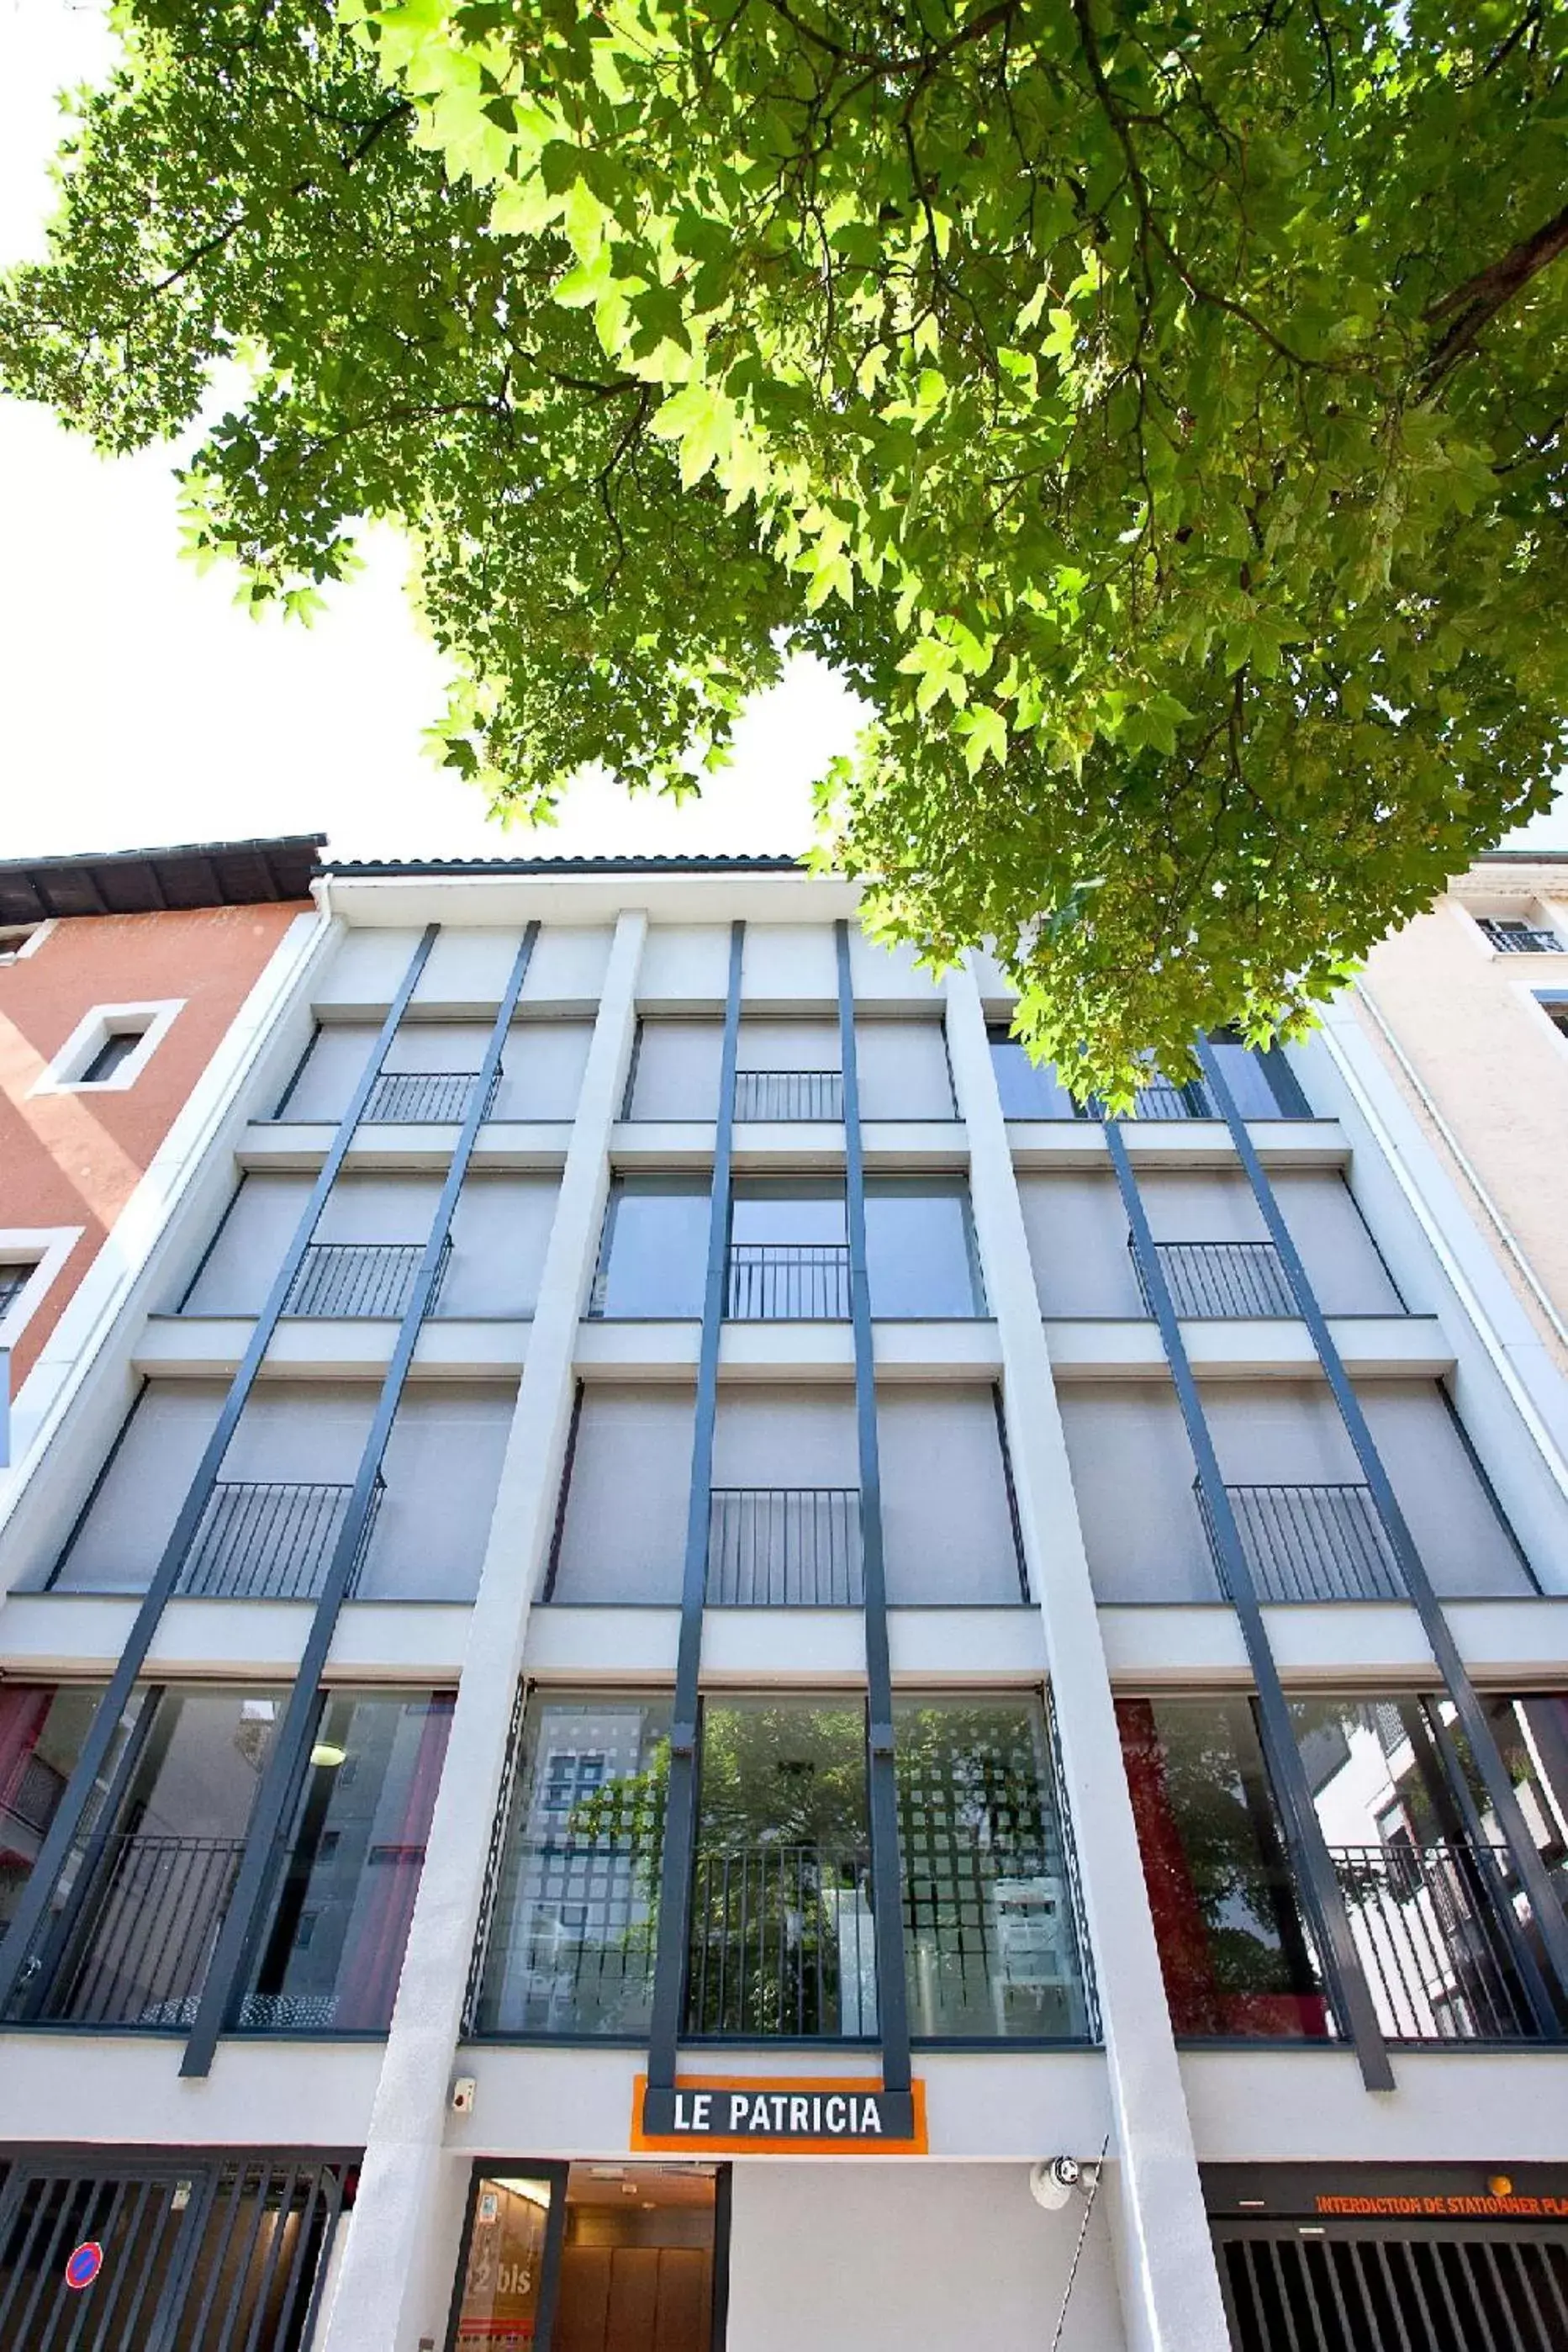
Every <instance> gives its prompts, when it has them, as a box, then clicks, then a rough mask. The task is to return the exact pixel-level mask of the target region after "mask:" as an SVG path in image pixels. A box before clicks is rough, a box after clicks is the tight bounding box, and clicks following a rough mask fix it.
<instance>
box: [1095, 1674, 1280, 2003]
mask: <svg viewBox="0 0 1568 2352" xmlns="http://www.w3.org/2000/svg"><path fill="white" fill-rule="evenodd" d="M1117 1713H1118V1716H1119V1717H1120V1720H1121V1726H1122V1747H1123V1755H1124V1760H1125V1763H1126V1767H1127V1777H1128V1783H1129V1786H1130V1789H1131V1791H1132V1796H1133V1805H1134V1813H1135V1815H1136V1817H1137V1824H1138V1843H1139V1846H1140V1848H1141V1850H1142V1853H1143V1861H1144V1871H1145V1877H1146V1879H1147V1881H1148V1888H1149V1902H1150V1907H1151V1909H1152V1910H1153V1913H1154V1916H1155V1931H1156V1934H1157V1937H1158V1940H1159V1948H1160V1960H1161V1965H1162V1968H1163V1969H1164V1972H1165V1979H1166V1993H1167V1996H1168V1998H1169V2000H1170V2005H1171V2016H1172V2021H1173V2023H1174V2025H1175V2026H1176V2032H1178V2033H1194V2034H1204V2033H1224V2032H1228V2031H1231V2030H1233V2028H1232V2022H1231V2020H1230V2019H1229V2018H1228V2016H1227V2014H1226V2011H1225V2006H1224V2001H1225V1996H1227V1995H1235V1994H1255V1993H1301V1992H1310V1991H1313V1990H1316V1979H1315V1975H1314V1972H1313V1971H1312V1964H1311V1959H1310V1956H1309V1954H1308V1952H1307V1948H1306V1941H1305V1937H1304V1935H1303V1932H1302V1929H1301V1918H1300V1914H1299V1912H1298V1910H1297V1906H1296V1901H1295V1895H1294V1889H1293V1887H1292V1885H1291V1873H1290V1866H1289V1863H1288V1860H1287V1857H1286V1854H1285V1851H1284V1846H1283V1843H1282V1841H1281V1835H1280V1830H1279V1824H1278V1820H1277V1817H1276V1815H1275V1811H1274V1807H1273V1801H1272V1798H1271V1795H1270V1790H1269V1787H1268V1783H1267V1780H1266V1779H1265V1777H1264V1771H1263V1761H1262V1756H1261V1753H1260V1748H1259V1744H1258V1739H1257V1734H1256V1731H1255V1728H1254V1726H1253V1723H1252V1718H1251V1714H1250V1710H1249V1707H1248V1706H1247V1705H1246V1703H1245V1702H1244V1701H1234V1702H1218V1703H1215V1704H1212V1705H1210V1704H1207V1703H1197V1702H1193V1701H1182V1702H1165V1703H1159V1704H1155V1703H1154V1702H1150V1701H1148V1700H1142V1699H1129V1700H1123V1701H1122V1702H1120V1704H1119V1706H1118V1708H1117Z"/></svg>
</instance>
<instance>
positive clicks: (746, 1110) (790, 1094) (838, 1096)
mask: <svg viewBox="0 0 1568 2352" xmlns="http://www.w3.org/2000/svg"><path fill="white" fill-rule="evenodd" d="M735 1115H736V1117H737V1118H759V1119H760V1118H776V1119H800V1118H827V1119H834V1118H842V1117H843V1115H844V1082H843V1079H842V1077H841V1075H840V1073H839V1072H838V1071H837V1070H737V1072H736V1074H735Z"/></svg>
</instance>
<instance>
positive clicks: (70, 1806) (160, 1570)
mask: <svg viewBox="0 0 1568 2352" xmlns="http://www.w3.org/2000/svg"><path fill="white" fill-rule="evenodd" d="M437 929H439V926H438V925H437V924H434V923H432V924H430V925H429V927H428V928H427V929H426V930H425V932H424V935H423V938H422V939H421V940H420V943H419V945H418V947H417V948H416V949H415V950H414V952H413V959H412V961H410V964H409V967H408V970H407V971H405V972H404V974H403V976H402V981H401V982H399V984H398V991H397V994H396V995H395V996H394V997H393V999H392V1006H391V1009H390V1011H389V1012H388V1013H387V1017H386V1019H385V1020H384V1021H383V1022H382V1025H381V1030H380V1033H379V1034H378V1035H377V1038H376V1042H375V1045H374V1048H373V1049H372V1051H371V1055H370V1058H369V1060H368V1061H367V1062H366V1064H365V1066H364V1069H363V1070H362V1071H361V1074H360V1077H359V1081H358V1083H357V1085H356V1086H355V1087H354V1091H353V1093H352V1094H351V1096H350V1098H349V1108H348V1109H347V1110H346V1111H345V1112H344V1114H343V1118H342V1121H341V1123H340V1126H339V1129H338V1131H337V1133H336V1135H335V1136H334V1137H333V1138H332V1141H331V1145H330V1148H329V1150H328V1153H327V1157H326V1159H325V1160H323V1161H322V1163H321V1172H320V1174H319V1176H318V1177H317V1179H316V1181H315V1183H314V1184H313V1185H312V1186H311V1188H310V1197H309V1199H308V1201H307V1202H306V1203H305V1207H304V1209H303V1211H302V1212H301V1213H300V1218H299V1223H298V1225H297V1227H296V1228H295V1232H294V1238H293V1240H292V1241H291V1242H290V1243H289V1244H288V1247H287V1250H286V1251H285V1253H284V1255H283V1261H282V1264H281V1265H279V1267H278V1269H277V1274H276V1276H274V1277H273V1284H272V1287H271V1289H270V1290H269V1291H268V1292H267V1299H266V1302H265V1304H264V1305H263V1307H262V1310H261V1313H260V1314H259V1315H258V1316H257V1318H256V1328H255V1330H254V1331H253V1332H252V1333H251V1336H250V1343H249V1345H248V1346H247V1347H246V1351H245V1354H244V1355H243V1357H242V1358H241V1359H240V1363H239V1369H238V1370H237V1371H236V1372H235V1376H234V1379H233V1381H231V1382H230V1384H229V1392H228V1394H227V1396H226V1397H225V1399H224V1406H223V1411H222V1412H220V1413H219V1415H218V1418H217V1424H216V1426H215V1427H214V1431H213V1433H212V1435H211V1437H209V1438H208V1440H207V1443H206V1446H205V1448H204V1452H203V1454H202V1458H201V1461H200V1462H199V1463H198V1464H197V1465H196V1475H195V1476H194V1477H193V1479H192V1481H191V1484H190V1487H189V1490H188V1492H187V1493H186V1496H185V1499H184V1501H183V1504H182V1505H181V1507H180V1514H179V1517H177V1518H176V1519H175V1521H174V1525H173V1528H172V1532H171V1534H170V1537H169V1540H168V1542H167V1543H166V1544H165V1545H164V1547H163V1556H162V1559H160V1561H159V1563H158V1566H157V1568H156V1570H154V1571H153V1576H152V1582H151V1584H149V1586H148V1588H147V1591H146V1593H145V1595H144V1597H143V1599H142V1602H141V1608H140V1609H139V1610H138V1611H137V1612H136V1621H135V1622H134V1624H133V1625H132V1626H131V1633H130V1636H129V1638H128V1639H127V1642H126V1644H125V1648H124V1650H123V1651H122V1652H121V1654H120V1663H119V1664H118V1665H117V1666H116V1667H115V1670H114V1673H113V1674H112V1675H111V1676H110V1682H109V1686H108V1688H107V1689H106V1690H105V1692H104V1694H103V1696H102V1697H101V1698H100V1699H99V1703H98V1706H97V1707H96V1708H95V1710H94V1712H93V1718H92V1721H91V1723H90V1724H89V1727H88V1731H87V1737H86V1738H85V1739H84V1740H83V1741H82V1745H81V1752H80V1754H79V1755H78V1758H77V1761H76V1767H75V1769H74V1770H73V1771H72V1773H71V1777H70V1779H69V1780H68V1782H67V1783H66V1788H65V1793H64V1795H63V1796H62V1797H61V1799H60V1801H59V1804H58V1806H57V1809H56V1811H55V1817H54V1820H53V1821H52V1822H50V1824H49V1828H48V1833H47V1836H46V1837H45V1839H44V1843H43V1844H42V1845H41V1846H40V1847H39V1849H38V1853H37V1860H36V1861H35V1862H34V1864H33V1868H32V1871H31V1874H29V1876H28V1879H27V1883H26V1885H25V1886H24V1887H23V1889H22V1892H21V1895H20V1897H19V1898H18V1901H17V1904H16V1912H15V1914H14V1916H13V1917H12V1921H11V1926H10V1928H9V1931H8V1932H7V1934H6V1935H5V1938H4V1940H3V1941H0V2016H4V2014H5V2008H6V2004H7V2002H8V2001H9V2000H10V1997H11V1993H12V1990H13V1989H14V1987H15V1985H16V1976H17V1972H18V1970H19V1969H20V1968H21V1966H22V1963H23V1961H24V1959H25V1958H26V1955H27V1951H28V1948H29V1947H30V1945H31V1943H32V1940H33V1937H34V1936H35V1934H36V1933H37V1927H38V1924H39V1922H40V1920H41V1919H42V1918H43V1916H44V1913H45V1911H46V1910H47V1908H48V1903H49V1897H50V1895H52V1894H53V1893H54V1889H55V1885H56V1882H57V1879H58V1877H59V1874H60V1872H61V1870H62V1869H63V1867H64V1865H65V1862H66V1858H67V1856H68V1853H69V1852H70V1849H71V1845H72V1843H73V1842H74V1840H75V1837H76V1833H77V1831H78V1828H79V1827H80V1824H81V1818H82V1814H83V1812H84V1811H86V1809H87V1805H88V1802H89V1799H90V1797H91V1795H92V1790H93V1783H94V1782H95V1781H96V1780H97V1779H98V1776H99V1772H100V1771H101V1770H102V1769H103V1766H104V1763H105V1760H106V1759H107V1757H108V1755H109V1751H110V1747H111V1746H112V1745H113V1741H114V1732H115V1727H116V1725H117V1724H118V1723H119V1721H120V1717H121V1716H122V1715H123V1714H124V1712H125V1708H126V1704H127V1702H128V1701H129V1699H130V1697H131V1691H132V1689H133V1687H134V1686H135V1683H136V1678H137V1676H138V1675H140V1674H141V1669H142V1667H143V1665H144V1664H146V1661H147V1654H148V1652H149V1650H150V1649H151V1648H152V1642H153V1637H154V1635H155V1634H156V1633H157V1631H158V1626H159V1622H160V1621H161V1619H162V1614H163V1611H164V1607H165V1605H166V1603H167V1602H168V1600H169V1597H170V1595H171V1593H172V1591H173V1590H174V1585H175V1581H176V1580H177V1578H178V1577H179V1574H180V1570H181V1569H182V1568H183V1566H184V1561H185V1554H186V1552H187V1551H188V1550H189V1549H190V1547H191V1540H192V1538H193V1536H194V1534H195V1532H196V1528H197V1524H198V1522H199V1521H200V1519H201V1516H202V1513H203V1512H204V1510H205V1508H206V1507H207V1501H208V1497H209V1496H211V1494H212V1491H213V1488H214V1486H215V1485H216V1483H217V1475H218V1472H219V1470H220V1469H221V1467H222V1466H223V1459H224V1455H225V1454H226V1453H227V1451H228V1448H229V1443H230V1440H231V1439H232V1438H233V1436H234V1433H235V1428H236V1426H237V1425H238V1422H239V1417H240V1414H241V1412H243V1411H244V1409H245V1405H246V1400H247V1399H248V1397H249V1395H250V1392H251V1390H252V1389H253V1387H254V1386H255V1384H256V1374H257V1373H258V1372H259V1371H260V1370H261V1363H262V1359H263V1357H264V1356H265V1355H266V1353H267V1349H268V1348H269V1347H270V1345H271V1344H272V1339H273V1334H274V1333H275V1331H276V1330H277V1324H278V1320H279V1318H280V1317H281V1315H282V1313H283V1307H284V1301H285V1300H286V1299H287V1297H288V1293H289V1290H290V1288H291V1287H292V1285H293V1282H294V1277H295V1276H296V1275H297V1274H298V1271H299V1268H300V1265H302V1264H303V1262H304V1257H305V1252H306V1250H307V1248H308V1246H309V1242H310V1236H311V1234H313V1233H314V1232H315V1230H316V1225H317V1222H318V1220H319V1217H320V1214H321V1212H322V1210H323V1209H324V1208H325V1207H326V1205H327V1196H328V1194H329V1192H330V1191H331V1189H332V1186H333V1184H334V1183H335V1182H336V1181H337V1177H338V1171H339V1170H340V1168H341V1167H342V1164H343V1161H344V1160H345V1158H346V1157H347V1154H348V1150H349V1146H350V1143H351V1142H352V1141H353V1139H354V1129H355V1128H356V1127H357V1126H358V1124H359V1118H360V1113H361V1110H362V1109H363V1108H364V1106H365V1103H366V1101H367V1099H368V1097H369V1096H370V1091H371V1087H372V1086H373V1085H374V1084H375V1080H376V1076H377V1073H378V1072H379V1070H380V1068H381V1066H382V1061H383V1059H384V1058H385V1055H386V1053H387V1049H388V1047H389V1046H390V1045H391V1044H392V1038H393V1036H394V1035H395V1034H396V1031H397V1026H398V1024H399V1022H400V1021H401V1020H402V1016H403V1013H404V1010H405V1009H406V1007H407V1004H408V1001H409V999H410V997H411V996H412V995H413V992H414V989H415V987H416V986H417V985H418V982H419V976H420V974H421V972H422V971H423V970H424V967H425V963H426V961H427V960H428V958H429V955H430V950H431V949H432V948H433V947H434V944H435V935H436V931H437Z"/></svg>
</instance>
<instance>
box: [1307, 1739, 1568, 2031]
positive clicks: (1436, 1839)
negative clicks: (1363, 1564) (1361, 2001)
mask: <svg viewBox="0 0 1568 2352" xmlns="http://www.w3.org/2000/svg"><path fill="white" fill-rule="evenodd" d="M1484 1704H1485V1705H1486V1708H1487V1712H1488V1714H1489V1715H1490V1717H1491V1723H1492V1729H1493V1735H1494V1737H1495V1738H1496V1739H1497V1742H1498V1745H1499V1747H1500V1749H1501V1751H1502V1756H1503V1760H1504V1763H1505V1765H1506V1767H1507V1769H1508V1772H1509V1776H1510V1779H1511V1781H1512V1782H1513V1784H1514V1788H1515V1793H1516V1795H1517V1796H1518V1799H1519V1802H1520V1809H1521V1811H1522V1812H1523V1814H1524V1817H1525V1822H1526V1825H1527V1827H1528V1828H1529V1830H1530V1832H1531V1836H1532V1838H1533V1839H1534V1841H1535V1843H1536V1847H1537V1850H1538V1852H1539V1853H1541V1855H1542V1859H1543V1860H1544V1861H1545V1862H1546V1864H1547V1865H1548V1867H1549V1868H1550V1869H1551V1870H1552V1872H1553V1874H1554V1875H1555V1876H1556V1878H1557V1882H1558V1900H1559V1901H1560V1902H1561V1901H1562V1900H1563V1897H1564V1895H1568V1877H1565V1876H1564V1874H1563V1865H1564V1832H1563V1825H1564V1812H1563V1794H1564V1791H1563V1785H1562V1782H1561V1777H1560V1776H1561V1766H1562V1738H1563V1702H1562V1701H1561V1700H1560V1699H1555V1698H1524V1699H1508V1698H1502V1697H1496V1698H1489V1699H1488V1700H1487V1701H1485V1702H1484ZM1291 1718H1292V1722H1293V1725H1294V1728H1295V1733H1296V1739H1297V1745H1298V1748H1299V1749H1300V1752H1301V1761H1302V1764H1303V1765H1304V1767H1305V1768H1306V1771H1307V1777H1308V1780H1309V1782H1310V1784H1311V1787H1312V1798H1313V1803H1314V1805H1315V1807H1316V1811H1317V1815H1318V1820H1319V1822H1321V1824H1322V1832H1323V1837H1324V1841H1325V1843H1327V1845H1328V1848H1329V1853H1330V1855H1331V1857H1332V1859H1333V1867H1334V1873H1335V1876H1336V1878H1337V1879H1338V1882H1339V1886H1340V1892H1341V1895H1342V1898H1343V1903H1344V1906H1345V1911H1346V1914H1347V1916H1348V1918H1349V1923H1350V1930H1351V1935H1352V1938H1353V1940H1354V1944H1355V1947H1356V1951H1357V1954H1358V1956H1359V1958H1360V1960H1361V1965H1362V1969H1363V1973H1364V1976H1365V1978H1366V1981H1367V1986H1368V1989H1369V1990H1370V1992H1371V1995H1372V2000H1373V2006H1374V2008H1375V2011H1376V2012H1377V2019H1378V2023H1379V2025H1380V2026H1381V2028H1382V2030H1383V2032H1384V2033H1385V2035H1386V2036H1387V2037H1388V2038H1389V2039H1390V2040H1391V2041H1401V2042H1448V2041H1454V2040H1466V2041H1472V2040H1481V2041H1507V2040H1513V2039H1518V2038H1531V2037H1533V2036H1534V2035H1535V2034H1537V2033H1538V2032H1541V2031H1542V2029H1543V2028H1546V2029H1547V2030H1550V2028H1551V2025H1552V2020H1553V2014H1554V2000H1553V1996H1552V1994H1551V1993H1550V1991H1549V1990H1547V1989H1548V1987H1549V1985H1550V1983H1551V1979H1552V1970H1551V1969H1550V1966H1549V1965H1548V1964H1547V1963H1546V1961H1545V1956H1544V1952H1543V1950H1542V1946H1541V1942H1540V1938H1539V1936H1538V1934H1537V1930H1536V1925H1535V1921H1534V1919H1533V1917H1532V1916H1531V1908H1530V1902H1529V1898H1528V1896H1527V1895H1526V1894H1525V1891H1524V1888H1523V1885H1522V1882H1521V1879H1520V1877H1519V1874H1518V1869H1517V1865H1516V1864H1515V1861H1514V1858H1513V1856H1512V1854H1511V1852H1510V1851H1509V1848H1508V1844H1507V1841H1506V1839H1505V1838H1504V1836H1503V1832H1502V1829H1501V1826H1500V1823H1499V1822H1498V1819H1497V1816H1496V1814H1495V1813H1494V1812H1493V1811H1492V1809H1491V1805H1490V1800H1489V1798H1488V1795H1487V1792H1486V1788H1485V1784H1484V1782H1483V1781H1482V1780H1481V1776H1480V1773H1479V1770H1478V1769H1477V1767H1476V1764H1475V1760H1474V1758H1473V1756H1472V1754H1471V1751H1470V1749H1469V1744H1468V1742H1467V1741H1466V1738H1465V1736H1464V1733H1463V1730H1462V1729H1461V1727H1460V1726H1459V1724H1458V1719H1457V1714H1456V1710H1455V1708H1454V1706H1453V1703H1452V1701H1451V1700H1449V1699H1448V1698H1446V1697H1443V1698H1439V1697H1435V1696H1427V1697H1417V1696H1411V1695H1403V1696H1398V1697H1389V1698H1371V1697H1365V1696H1360V1695H1357V1696H1348V1695H1334V1696H1322V1697H1312V1698H1298V1699H1293V1700H1292V1701H1291Z"/></svg>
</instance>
